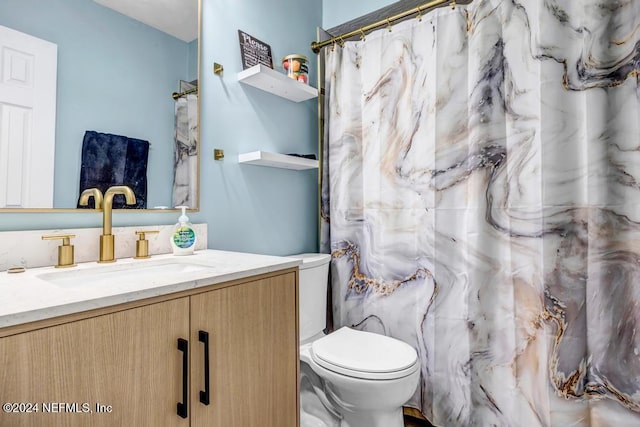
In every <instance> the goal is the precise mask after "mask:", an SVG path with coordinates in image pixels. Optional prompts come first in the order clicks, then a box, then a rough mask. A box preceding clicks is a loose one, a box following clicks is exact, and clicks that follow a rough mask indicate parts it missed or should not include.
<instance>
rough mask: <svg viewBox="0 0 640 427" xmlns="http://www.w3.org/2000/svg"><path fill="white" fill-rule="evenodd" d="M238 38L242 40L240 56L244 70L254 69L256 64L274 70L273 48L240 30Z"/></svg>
mask: <svg viewBox="0 0 640 427" xmlns="http://www.w3.org/2000/svg"><path fill="white" fill-rule="evenodd" d="M238 37H239V38H240V54H241V55H242V69H243V70H246V69H247V68H250V67H253V66H254V65H256V64H262V65H266V66H267V67H269V68H273V59H272V58H271V46H269V45H268V44H266V43H264V42H261V41H260V40H258V39H256V38H254V37H251V36H250V35H249V34H247V33H245V32H243V31H240V30H238Z"/></svg>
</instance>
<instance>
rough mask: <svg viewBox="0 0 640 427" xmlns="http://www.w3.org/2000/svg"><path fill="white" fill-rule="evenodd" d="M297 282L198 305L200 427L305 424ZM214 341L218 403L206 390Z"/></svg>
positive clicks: (196, 417)
mask: <svg viewBox="0 0 640 427" xmlns="http://www.w3.org/2000/svg"><path fill="white" fill-rule="evenodd" d="M296 306H297V287H296V274H295V273H288V274H286V275H282V276H277V277H272V278H267V279H261V280H258V281H254V282H250V283H246V284H242V285H236V286H230V287H227V288H223V289H218V290H215V291H211V292H207V293H205V294H200V295H196V296H192V297H191V326H192V330H191V340H190V341H191V342H192V343H194V344H193V352H192V358H191V360H192V362H191V365H192V373H193V375H192V377H191V384H192V387H191V405H192V419H191V422H192V426H194V427H195V426H219V427H247V426H260V427H295V426H296V425H297V418H298V415H297V414H298V378H299V373H298V330H297V313H296ZM200 330H202V331H206V332H207V333H208V334H209V345H210V348H209V351H210V381H211V396H210V397H211V403H210V405H208V406H207V405H204V404H202V403H200V402H199V392H200V390H204V367H203V365H204V348H203V347H204V345H203V344H202V343H200V342H198V331H200Z"/></svg>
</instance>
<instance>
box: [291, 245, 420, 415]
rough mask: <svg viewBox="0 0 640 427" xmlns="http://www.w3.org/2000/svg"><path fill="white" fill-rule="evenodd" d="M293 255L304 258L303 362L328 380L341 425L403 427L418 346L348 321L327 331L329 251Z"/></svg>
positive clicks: (301, 302)
mask: <svg viewBox="0 0 640 427" xmlns="http://www.w3.org/2000/svg"><path fill="white" fill-rule="evenodd" d="M290 257H291V258H298V259H300V260H302V265H300V275H299V288H300V290H299V313H300V362H301V363H305V364H307V365H308V366H309V367H310V368H311V370H312V371H313V372H314V373H315V374H317V375H318V377H320V378H321V379H322V381H323V382H324V390H325V393H326V399H324V400H323V404H324V405H325V406H327V408H326V409H327V410H328V411H329V412H331V413H333V414H338V415H339V416H340V418H341V422H340V426H341V427H403V426H404V421H403V414H402V405H403V404H404V403H405V402H406V401H407V400H409V398H410V397H411V396H412V395H413V393H414V392H415V390H416V387H417V386H418V381H419V379H420V364H419V362H418V356H417V354H416V351H415V349H414V348H413V347H411V346H410V345H408V344H406V343H404V342H402V341H400V340H397V339H395V338H391V337H387V336H384V335H380V334H375V333H371V332H364V331H359V330H356V329H353V328H348V327H342V328H340V329H338V330H336V331H335V332H332V333H330V334H328V335H325V334H324V332H323V330H324V329H325V323H326V322H325V319H326V295H327V281H328V273H329V263H330V261H331V255H328V254H300V255H292V256H290ZM303 427H304V425H303Z"/></svg>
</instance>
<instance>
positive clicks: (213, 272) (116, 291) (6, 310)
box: [0, 250, 301, 328]
mask: <svg viewBox="0 0 640 427" xmlns="http://www.w3.org/2000/svg"><path fill="white" fill-rule="evenodd" d="M167 264H169V265H168V267H169V269H175V271H169V269H165V267H167ZM300 264H301V261H300V260H298V259H295V258H286V257H277V256H269V255H257V254H248V253H240V252H226V251H218V250H202V251H196V252H195V254H194V255H189V256H174V255H172V254H165V255H156V256H153V257H151V258H150V259H146V260H137V259H133V258H125V259H119V260H118V261H117V262H115V263H110V264H98V263H97V262H87V263H82V264H78V266H76V267H72V268H64V269H60V268H54V267H41V268H33V269H27V270H26V271H25V272H23V273H7V272H0V328H3V327H8V326H13V325H19V324H22V323H27V322H33V321H37V320H43V319H48V318H53V317H57V316H63V315H67V314H72V313H78V312H82V311H87V310H92V309H96V308H102V307H108V306H112V305H117V304H122V303H126V302H130V301H137V300H141V299H146V298H151V297H155V296H160V295H167V294H171V293H174V292H179V291H184V290H189V289H196V288H199V287H203V286H208V285H212V284H216V283H222V282H227V281H230V280H235V279H242V278H246V277H250V276H255V275H258V274H264V273H270V272H274V271H278V270H283V269H286V268H291V267H296V266H298V265H300ZM163 269H165V270H163Z"/></svg>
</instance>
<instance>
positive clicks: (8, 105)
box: [0, 25, 58, 208]
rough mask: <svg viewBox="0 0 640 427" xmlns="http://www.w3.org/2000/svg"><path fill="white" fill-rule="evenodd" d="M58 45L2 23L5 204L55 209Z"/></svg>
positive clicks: (0, 136) (0, 117)
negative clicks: (54, 171) (54, 167)
mask: <svg viewBox="0 0 640 427" xmlns="http://www.w3.org/2000/svg"><path fill="white" fill-rule="evenodd" d="M57 71H58V46H57V45H56V44H54V43H51V42H48V41H46V40H42V39H39V38H36V37H33V36H30V35H28V34H24V33H21V32H19V31H15V30H12V29H10V28H7V27H3V26H1V25H0V208H52V207H53V166H54V157H55V133H56V81H57Z"/></svg>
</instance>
